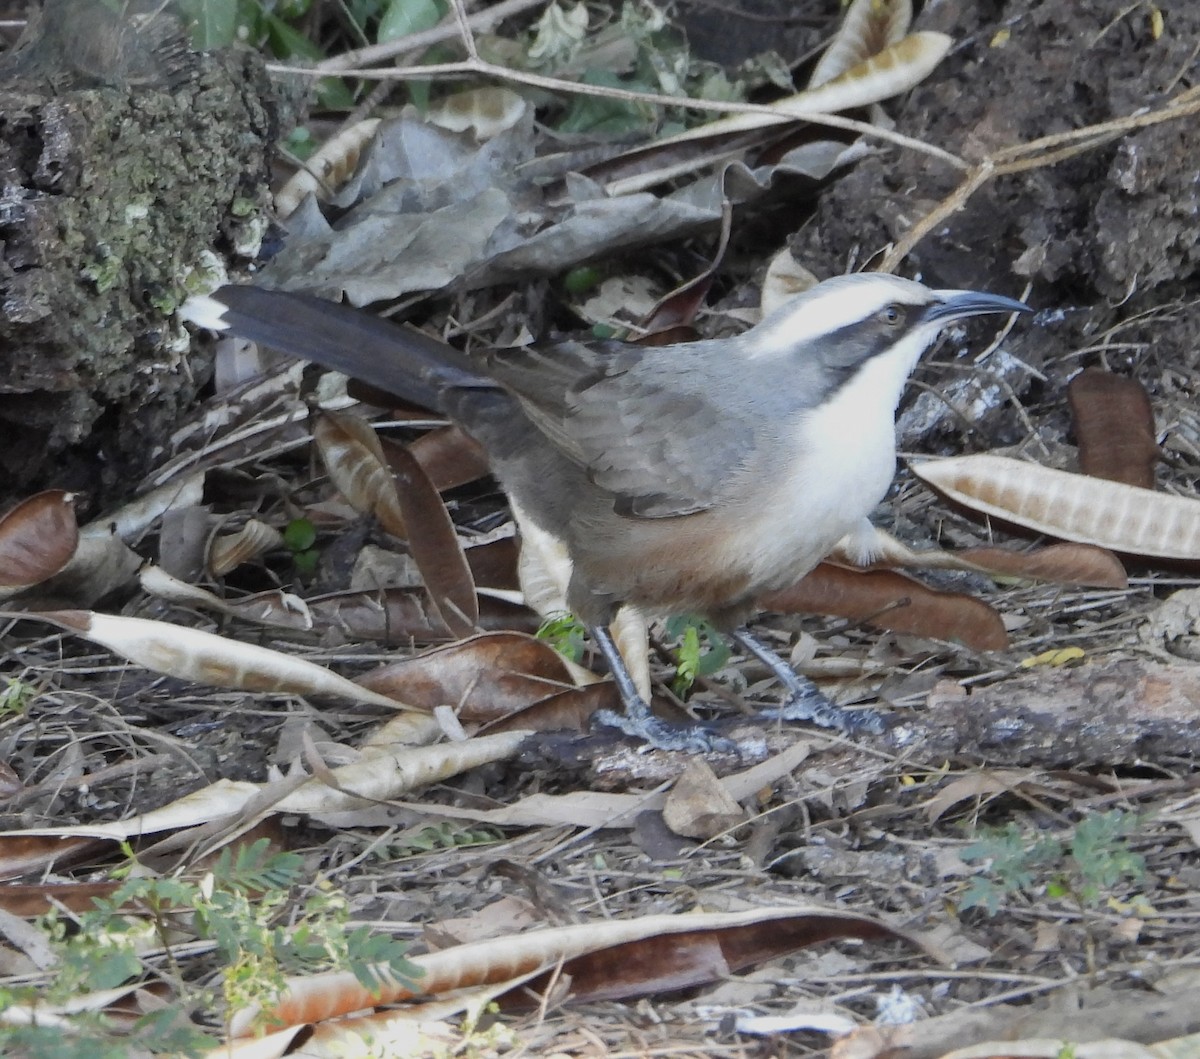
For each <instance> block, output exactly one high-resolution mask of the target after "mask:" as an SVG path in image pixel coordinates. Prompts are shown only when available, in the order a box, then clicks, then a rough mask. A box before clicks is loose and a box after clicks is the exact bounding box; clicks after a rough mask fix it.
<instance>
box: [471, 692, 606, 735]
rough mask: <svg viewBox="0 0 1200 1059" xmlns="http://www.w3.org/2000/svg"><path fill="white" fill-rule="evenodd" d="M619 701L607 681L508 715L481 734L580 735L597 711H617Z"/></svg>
mask: <svg viewBox="0 0 1200 1059" xmlns="http://www.w3.org/2000/svg"><path fill="white" fill-rule="evenodd" d="M620 709H622V706H621V697H620V696H619V695H618V694H617V688H616V685H615V684H613V682H612V681H611V680H604V681H600V682H599V683H597V684H588V685H587V686H586V687H582V688H571V689H570V690H568V691H563V692H560V693H559V694H557V695H551V696H550V697H549V698H545V699H542V700H541V701H540V702H535V703H534V704H533V705H532V706H528V707H526V708H525V709H523V710H521V711H519V712H518V713H513V714H509V716H507V717H503V718H501V719H500V720H498V721H496V722H495V723H493V724H489V725H486V726H485V727H484V728H483V729H482V731H485V732H488V733H491V732H511V731H517V730H528V731H531V732H560V731H568V732H582V731H583V730H584V729H585V728H586V727H587V723H588V720H589V719H590V718H591V716H592V714H593V713H595V712H596V711H597V710H620Z"/></svg>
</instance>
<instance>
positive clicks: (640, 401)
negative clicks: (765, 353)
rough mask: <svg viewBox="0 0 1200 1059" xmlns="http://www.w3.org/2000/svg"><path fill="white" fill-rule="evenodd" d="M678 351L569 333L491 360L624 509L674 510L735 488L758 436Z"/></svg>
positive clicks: (528, 408)
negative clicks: (570, 338)
mask: <svg viewBox="0 0 1200 1059" xmlns="http://www.w3.org/2000/svg"><path fill="white" fill-rule="evenodd" d="M678 352H679V351H678V350H677V349H675V348H670V349H668V348H663V349H653V348H643V347H639V346H628V345H625V344H623V343H600V344H596V345H583V344H582V343H579V342H562V343H558V344H556V345H552V346H548V347H542V348H540V349H539V348H533V347H527V348H522V349H509V350H501V351H498V352H496V353H494V354H492V355H491V356H490V357H489V360H488V365H489V369H490V373H491V374H492V376H493V377H494V378H495V379H496V380H497V381H498V382H500V384H501V385H502V386H504V387H505V388H506V389H507V390H509V391H510V392H511V393H513V394H514V395H515V396H516V397H517V398H518V400H519V401H520V402H521V405H522V407H523V408H524V409H525V412H526V414H527V415H528V416H529V418H530V420H531V421H532V422H533V423H534V424H535V426H537V428H538V429H539V430H540V431H541V433H542V434H543V435H544V436H545V437H546V438H547V440H549V441H550V442H551V443H552V444H553V445H554V446H555V447H556V448H558V449H559V450H560V451H561V452H562V453H563V454H564V455H566V456H567V457H568V458H569V459H571V460H572V461H574V462H575V463H576V464H578V465H579V466H580V467H582V468H583V469H584V470H585V471H586V473H587V475H588V477H589V478H590V479H591V480H592V481H593V482H595V483H596V484H597V485H599V486H600V487H601V488H602V489H606V490H608V491H610V492H611V493H612V494H613V508H614V510H615V511H616V512H617V513H618V514H621V515H628V516H631V517H637V518H671V517H674V516H678V515H689V514H693V513H695V512H698V511H704V510H707V509H708V508H710V507H713V506H715V505H717V504H720V503H721V502H722V500H724V499H725V498H727V496H728V495H729V490H730V486H731V483H732V480H733V479H734V477H735V476H736V475H737V473H738V471H739V469H740V468H741V467H742V465H743V463H744V461H745V458H746V456H747V454H748V453H749V452H750V451H751V450H752V449H753V447H754V445H755V441H756V439H755V437H754V433H753V429H752V424H751V423H750V422H747V421H744V420H738V419H737V417H730V416H729V415H723V414H721V413H719V412H718V409H717V407H716V405H715V404H714V402H713V400H712V399H711V396H710V393H711V390H712V387H711V386H706V385H701V384H700V382H699V379H698V378H697V376H696V375H695V374H694V373H691V372H689V371H688V365H687V363H686V362H687V361H688V360H690V359H691V358H690V357H688V356H687V354H682V355H679V356H675V354H677V353H678ZM718 388H720V387H718ZM726 396H727V397H728V394H726Z"/></svg>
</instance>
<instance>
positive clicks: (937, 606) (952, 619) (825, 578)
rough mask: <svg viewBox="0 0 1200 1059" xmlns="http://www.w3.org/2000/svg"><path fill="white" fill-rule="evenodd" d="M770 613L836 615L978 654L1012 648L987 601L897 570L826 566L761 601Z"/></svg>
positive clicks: (1006, 634)
mask: <svg viewBox="0 0 1200 1059" xmlns="http://www.w3.org/2000/svg"><path fill="white" fill-rule="evenodd" d="M759 602H760V603H761V604H762V606H763V608H764V609H766V610H778V611H785V612H793V611H794V612H799V613H806V614H832V615H835V616H837V617H840V618H851V619H853V620H855V621H866V622H867V623H868V624H870V625H875V626H878V627H879V628H883V629H894V630H895V631H896V632H905V633H912V634H915V635H917V636H932V637H935V638H937V639H939V640H952V641H957V642H960V643H964V644H966V645H967V646H968V647H972V648H974V649H975V650H977V651H999V650H1001V649H1002V648H1005V647H1007V646H1008V633H1006V632H1005V631H1004V623H1003V622H1002V621H1001V620H1000V615H999V614H997V613H996V612H995V611H994V610H993V609H992V608H991V607H989V606H988V605H987V604H986V603H984V602H983V601H982V600H978V599H975V598H974V597H973V596H967V595H963V594H962V593H959V592H939V591H937V590H936V589H932V588H930V587H929V586H928V585H924V584H922V583H921V582H920V581H916V580H914V579H913V578H911V577H905V576H904V575H903V574H898V573H896V572H895V571H893V570H870V571H867V572H865V573H863V572H859V571H856V570H847V569H845V568H844V567H840V566H834V565H833V564H831V563H821V564H820V565H819V566H818V567H817V568H816V569H815V570H813V571H812V572H811V573H809V574H808V575H807V576H806V577H804V578H803V579H802V580H800V581H798V582H797V583H796V584H794V585H792V586H791V588H785V589H784V590H783V591H781V592H772V593H771V594H770V595H769V596H766V597H764V598H763V599H761V600H760V601H759Z"/></svg>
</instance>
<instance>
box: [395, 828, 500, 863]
mask: <svg viewBox="0 0 1200 1059" xmlns="http://www.w3.org/2000/svg"><path fill="white" fill-rule="evenodd" d="M503 838H504V835H503V833H502V832H500V831H498V830H497V829H496V828H494V827H465V826H463V825H462V824H459V823H455V822H454V821H451V820H443V821H442V822H441V823H439V824H430V825H429V826H428V827H422V828H421V829H420V830H419V831H415V832H413V833H412V834H404V835H401V836H399V838H398V839H397V841H395V842H390V843H387V844H385V845H381V846H377V847H376V852H377V853H378V854H379V855H380V856H381V857H385V858H386V859H387V860H388V861H389V862H390V861H393V860H398V859H400V858H401V857H412V856H420V855H421V854H423V853H433V852H434V851H435V850H439V849H463V848H465V847H468V846H491V845H494V844H495V843H497V842H500V841H502V840H503Z"/></svg>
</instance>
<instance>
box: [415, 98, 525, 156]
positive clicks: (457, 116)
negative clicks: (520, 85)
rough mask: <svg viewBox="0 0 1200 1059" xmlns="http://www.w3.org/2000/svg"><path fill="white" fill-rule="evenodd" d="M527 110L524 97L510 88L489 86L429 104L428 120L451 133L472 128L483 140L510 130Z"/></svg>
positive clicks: (476, 135)
mask: <svg viewBox="0 0 1200 1059" xmlns="http://www.w3.org/2000/svg"><path fill="white" fill-rule="evenodd" d="M525 110H526V104H525V100H524V99H523V98H522V97H521V96H519V95H518V94H517V93H516V92H514V91H513V90H512V89H511V88H501V87H499V86H497V85H489V86H487V87H485V88H468V89H466V90H464V91H462V92H455V93H453V94H452V95H448V96H444V97H443V98H442V99H440V100H438V101H437V102H436V103H433V104H431V105H430V107H429V109H428V110H427V111H426V112H425V120H426V121H428V122H430V123H431V124H433V125H437V126H439V127H440V128H443V129H449V130H450V131H451V132H466V130H467V129H470V130H471V131H472V132H473V133H474V135H475V139H476V140H478V141H480V142H483V141H484V140H490V139H492V138H493V137H494V136H497V135H498V134H500V133H502V132H504V131H505V130H507V129H511V128H512V127H513V126H514V125H516V123H517V122H518V121H520V120H521V118H522V117H523V116H524V114H525Z"/></svg>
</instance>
